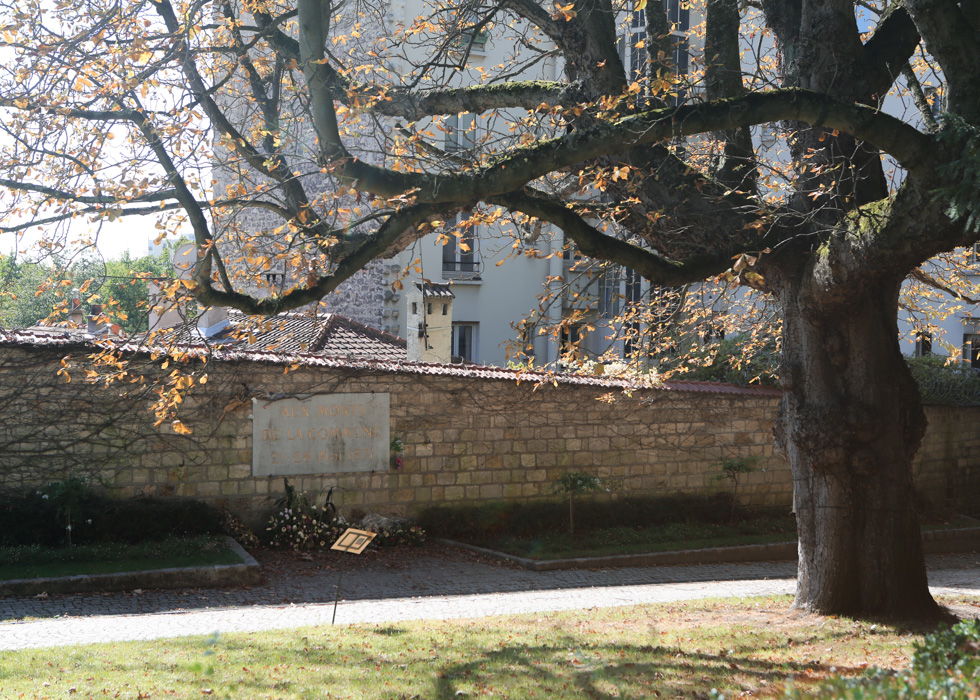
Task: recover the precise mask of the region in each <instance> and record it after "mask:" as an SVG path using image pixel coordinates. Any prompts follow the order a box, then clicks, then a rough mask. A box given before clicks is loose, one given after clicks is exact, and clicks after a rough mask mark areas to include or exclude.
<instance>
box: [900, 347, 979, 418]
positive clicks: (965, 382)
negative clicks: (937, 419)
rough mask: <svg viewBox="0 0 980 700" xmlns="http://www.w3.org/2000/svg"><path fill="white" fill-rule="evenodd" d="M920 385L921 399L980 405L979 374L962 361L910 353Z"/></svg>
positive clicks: (934, 402) (932, 402)
mask: <svg viewBox="0 0 980 700" xmlns="http://www.w3.org/2000/svg"><path fill="white" fill-rule="evenodd" d="M906 362H908V365H909V369H911V370H912V376H913V377H915V382H916V384H918V385H919V394H921V396H922V402H923V403H926V404H936V405H940V406H977V405H980V375H978V374H977V373H976V372H975V371H974V370H973V368H971V367H966V366H964V365H963V364H961V363H954V364H949V365H947V364H946V358H945V357H939V356H937V355H926V356H924V357H907V358H906Z"/></svg>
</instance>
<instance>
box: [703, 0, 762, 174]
mask: <svg viewBox="0 0 980 700" xmlns="http://www.w3.org/2000/svg"><path fill="white" fill-rule="evenodd" d="M706 10H707V11H706V17H705V36H704V44H705V61H704V83H705V96H706V97H707V98H708V100H717V99H722V98H726V97H738V96H739V95H743V94H745V87H744V86H743V85H742V66H741V52H740V51H739V41H740V39H739V27H740V24H741V20H740V17H739V11H738V2H737V0H708V3H707V7H706ZM719 136H720V138H721V140H722V141H723V142H724V155H723V162H722V163H721V167H720V168H719V169H718V173H717V178H718V180H719V181H720V182H723V183H725V185H727V186H728V187H730V188H736V189H740V190H743V191H746V192H751V193H755V192H756V182H757V179H758V170H757V169H756V167H755V148H754V147H753V145H752V135H751V134H750V133H749V129H748V127H747V126H739V127H735V128H734V129H726V130H725V131H723V132H721V133H720V135H719Z"/></svg>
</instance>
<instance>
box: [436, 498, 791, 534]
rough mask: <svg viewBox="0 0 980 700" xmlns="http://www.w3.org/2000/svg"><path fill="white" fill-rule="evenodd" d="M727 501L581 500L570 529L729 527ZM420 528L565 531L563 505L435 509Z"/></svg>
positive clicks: (763, 511)
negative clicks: (674, 525)
mask: <svg viewBox="0 0 980 700" xmlns="http://www.w3.org/2000/svg"><path fill="white" fill-rule="evenodd" d="M730 511H731V496H730V495H728V494H715V495H712V496H707V497H706V496H685V495H679V496H671V497H665V498H621V499H617V500H615V501H608V500H602V501H598V500H592V499H584V498H583V499H581V500H580V501H579V502H577V503H576V505H575V528H576V531H578V532H580V533H586V532H590V531H595V530H599V529H604V528H610V527H646V526H650V525H664V524H667V523H691V522H702V523H718V524H726V525H727V524H728V523H729V514H730ZM757 513H758V514H760V515H780V516H784V515H785V514H786V510H785V508H776V509H758V510H757ZM418 522H419V524H420V525H421V526H422V527H423V528H424V529H425V530H426V532H428V533H429V534H430V535H431V536H433V537H445V538H448V539H458V540H463V541H467V542H490V541H493V540H496V539H499V538H501V537H531V536H537V535H542V534H561V533H564V532H566V531H567V530H568V505H567V503H564V502H555V501H535V502H533V503H507V502H494V503H487V504H481V505H470V506H439V507H434V508H427V509H425V510H423V511H422V512H421V513H420V514H419V517H418Z"/></svg>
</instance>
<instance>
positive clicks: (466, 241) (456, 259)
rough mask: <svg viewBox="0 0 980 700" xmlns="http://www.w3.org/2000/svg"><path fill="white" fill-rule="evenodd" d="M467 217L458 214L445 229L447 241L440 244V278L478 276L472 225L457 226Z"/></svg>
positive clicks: (474, 277) (477, 257)
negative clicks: (451, 224) (449, 226)
mask: <svg viewBox="0 0 980 700" xmlns="http://www.w3.org/2000/svg"><path fill="white" fill-rule="evenodd" d="M468 218H469V214H460V215H459V216H458V217H457V218H456V221H455V222H454V225H453V227H452V228H450V229H448V230H447V233H446V236H447V237H448V239H449V240H448V241H446V242H445V243H443V246H442V278H443V279H459V278H467V277H468V278H470V279H479V277H480V256H479V254H478V253H477V249H476V236H475V234H474V228H475V227H474V226H459V224H461V223H462V222H463V221H465V220H467V219H468ZM457 236H458V237H457Z"/></svg>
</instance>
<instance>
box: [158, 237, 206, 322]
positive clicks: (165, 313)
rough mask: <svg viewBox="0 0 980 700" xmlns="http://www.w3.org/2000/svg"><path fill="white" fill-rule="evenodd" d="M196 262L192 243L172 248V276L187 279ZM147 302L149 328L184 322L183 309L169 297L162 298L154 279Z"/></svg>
mask: <svg viewBox="0 0 980 700" xmlns="http://www.w3.org/2000/svg"><path fill="white" fill-rule="evenodd" d="M196 262H197V251H196V249H195V248H194V244H193V243H185V244H183V245H182V246H180V247H178V248H177V249H176V250H174V252H173V255H171V256H170V264H171V265H172V266H173V269H174V278H175V279H179V280H189V279H190V278H191V275H192V274H193V272H194V264H195V263H196ZM148 286H149V296H150V299H149V302H150V318H149V326H150V330H151V331H153V330H159V329H162V328H171V327H173V326H177V325H180V324H181V323H183V322H184V310H183V309H182V308H179V307H178V305H177V304H175V303H174V302H173V301H171V300H169V299H164V298H162V295H161V286H160V285H159V284H157V283H156V282H154V281H152V280H151V281H150V284H149V285H148Z"/></svg>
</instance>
